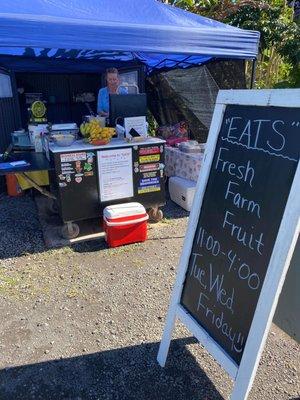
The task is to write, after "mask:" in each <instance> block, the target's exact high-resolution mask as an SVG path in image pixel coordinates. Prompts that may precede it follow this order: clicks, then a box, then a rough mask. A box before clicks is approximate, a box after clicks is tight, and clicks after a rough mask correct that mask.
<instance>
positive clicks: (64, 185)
mask: <svg viewBox="0 0 300 400" xmlns="http://www.w3.org/2000/svg"><path fill="white" fill-rule="evenodd" d="M66 186H67V184H66V182H59V187H66Z"/></svg>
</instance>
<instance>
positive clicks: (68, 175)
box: [66, 174, 71, 183]
mask: <svg viewBox="0 0 300 400" xmlns="http://www.w3.org/2000/svg"><path fill="white" fill-rule="evenodd" d="M66 181H67V182H68V183H70V182H71V175H70V174H67V175H66Z"/></svg>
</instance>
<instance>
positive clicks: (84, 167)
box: [83, 162, 93, 172]
mask: <svg viewBox="0 0 300 400" xmlns="http://www.w3.org/2000/svg"><path fill="white" fill-rule="evenodd" d="M83 169H84V171H87V172H89V171H91V170H92V169H93V166H92V165H91V164H90V163H88V162H87V163H84V166H83Z"/></svg>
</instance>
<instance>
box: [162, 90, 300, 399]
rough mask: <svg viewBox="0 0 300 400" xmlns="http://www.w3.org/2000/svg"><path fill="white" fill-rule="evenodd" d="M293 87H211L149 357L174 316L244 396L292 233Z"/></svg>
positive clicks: (296, 197)
mask: <svg viewBox="0 0 300 400" xmlns="http://www.w3.org/2000/svg"><path fill="white" fill-rule="evenodd" d="M299 153H300V90H299V89H287V90H251V91H249V90H236V91H234V90H233V91H220V92H219V95H218V98H217V104H216V107H215V111H214V116H213V120H212V124H211V128H210V132H209V137H208V142H207V146H206V152H205V155H204V165H203V168H202V169H201V172H200V176H199V179H198V185H197V190H196V194H195V201H194V203H193V209H192V212H191V216H190V219H189V226H188V230H187V234H186V238H185V243H184V248H183V252H182V255H181V259H180V265H179V269H178V273H177V280H176V284H175V287H174V290H173V296H172V301H171V304H170V307H169V313H168V317H167V321H166V326H165V330H164V334H163V338H162V341H161V345H160V349H159V354H158V361H159V363H160V364H161V365H162V366H163V365H164V364H165V361H166V357H167V353H168V349H169V344H170V340H171V335H172V331H173V327H174V323H175V320H176V318H179V319H180V320H181V321H182V322H183V323H184V324H185V325H186V326H187V328H188V329H189V330H190V331H191V332H192V333H193V335H194V336H195V337H196V338H197V339H198V340H199V341H200V342H201V343H202V344H203V345H204V346H205V347H206V348H207V350H208V351H209V352H210V353H211V355H212V356H213V357H214V358H215V359H216V360H217V361H218V362H219V363H220V364H221V365H222V366H223V367H224V369H225V370H226V371H227V372H228V373H229V375H230V376H231V377H232V378H233V379H234V381H235V385H234V389H233V393H232V397H231V399H232V400H243V399H246V398H247V396H248V394H249V391H250V389H251V385H252V382H253V379H254V376H255V373H256V369H257V365H258V362H259V359H260V355H261V353H262V350H263V346H264V342H265V339H266V337H267V333H268V329H269V327H270V324H271V322H272V317H273V314H274V312H275V308H276V304H277V300H278V297H279V294H280V291H281V288H282V285H283V282H284V279H285V275H286V272H287V269H288V265H289V261H290V258H291V256H292V252H293V249H294V246H295V243H296V239H297V237H298V234H299V215H300V168H299Z"/></svg>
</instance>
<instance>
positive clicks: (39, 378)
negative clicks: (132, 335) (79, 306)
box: [0, 338, 223, 400]
mask: <svg viewBox="0 0 300 400" xmlns="http://www.w3.org/2000/svg"><path fill="white" fill-rule="evenodd" d="M194 342H195V340H194V339H193V338H187V339H178V340H174V341H173V342H172V345H171V350H170V353H169V358H168V362H167V365H166V367H165V368H161V367H160V366H159V365H158V364H157V362H156V355H157V351H158V343H148V344H141V345H137V346H132V347H125V348H121V349H115V350H108V351H104V352H100V353H95V354H89V355H84V356H79V357H73V358H69V359H60V360H51V361H47V362H42V363H38V364H33V365H24V366H20V367H13V368H7V369H5V370H2V371H0V382H1V383H0V397H1V398H3V399H5V400H33V399H43V400H53V399H57V400H60V399H64V400H86V399H101V400H102V399H105V400H110V399H111V400H123V399H124V400H125V399H126V400H127V399H128V400H129V399H130V400H131V399H132V400H134V399H138V400H141V399H143V400H154V399H155V400H158V399H161V400H189V399H193V400H223V397H222V396H221V395H220V393H219V392H218V391H217V390H216V388H215V386H214V385H213V383H212V382H211V381H210V380H209V378H208V377H207V375H206V374H205V373H204V372H203V371H202V370H201V368H200V367H199V365H198V363H197V362H196V360H195V359H194V357H193V356H192V355H191V353H190V352H189V351H188V350H187V349H186V348H185V345H187V344H191V343H194Z"/></svg>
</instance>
